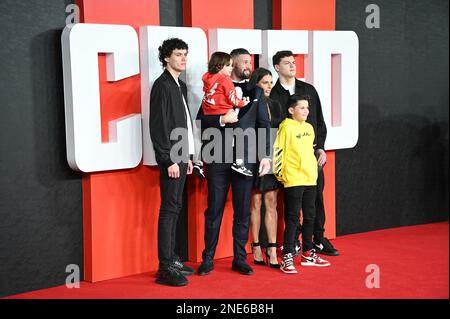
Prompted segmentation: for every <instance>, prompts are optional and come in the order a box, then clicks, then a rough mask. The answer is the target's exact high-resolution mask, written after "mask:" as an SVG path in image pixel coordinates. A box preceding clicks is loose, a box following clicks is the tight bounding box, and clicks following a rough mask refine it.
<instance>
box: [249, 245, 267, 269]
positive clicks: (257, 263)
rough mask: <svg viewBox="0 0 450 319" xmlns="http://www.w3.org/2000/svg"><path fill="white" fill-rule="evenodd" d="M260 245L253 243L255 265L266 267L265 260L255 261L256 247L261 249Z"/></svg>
mask: <svg viewBox="0 0 450 319" xmlns="http://www.w3.org/2000/svg"><path fill="white" fill-rule="evenodd" d="M260 246H261V245H260V243H252V254H253V263H254V264H255V265H261V266H265V265H266V263H265V262H264V260H256V259H255V247H260Z"/></svg>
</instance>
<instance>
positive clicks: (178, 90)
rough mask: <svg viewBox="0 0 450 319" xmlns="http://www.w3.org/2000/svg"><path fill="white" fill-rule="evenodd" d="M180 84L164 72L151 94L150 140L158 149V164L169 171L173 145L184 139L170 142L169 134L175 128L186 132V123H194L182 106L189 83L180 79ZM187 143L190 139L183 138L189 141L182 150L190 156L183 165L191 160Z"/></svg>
mask: <svg viewBox="0 0 450 319" xmlns="http://www.w3.org/2000/svg"><path fill="white" fill-rule="evenodd" d="M178 83H180V86H178V84H177V83H176V82H175V79H174V78H173V77H172V75H171V74H170V72H169V71H168V70H167V69H165V70H164V72H163V73H162V74H161V76H160V77H159V78H158V79H156V81H155V83H154V84H153V86H152V89H151V93H150V137H151V138H152V142H153V147H154V149H155V155H156V162H157V163H158V165H160V166H163V167H166V168H167V167H169V166H171V165H173V164H174V162H172V160H171V159H170V151H171V149H172V146H173V145H174V144H176V143H178V142H179V141H180V140H181V136H178V139H176V140H170V133H171V132H172V130H173V129H175V128H184V129H186V131H185V132H186V133H187V121H188V120H189V121H190V120H191V118H190V116H189V119H187V118H186V111H185V108H184V103H183V96H184V99H185V100H186V104H187V88H186V84H185V83H184V82H183V81H181V80H180V79H178ZM182 94H183V95H182ZM188 112H189V107H188ZM187 140H188V139H187V136H184V138H183V141H185V142H186V145H183V150H184V153H187V156H186V158H185V159H183V160H182V162H187V161H188V160H189V152H188V147H189V145H188V143H187ZM185 147H186V148H185Z"/></svg>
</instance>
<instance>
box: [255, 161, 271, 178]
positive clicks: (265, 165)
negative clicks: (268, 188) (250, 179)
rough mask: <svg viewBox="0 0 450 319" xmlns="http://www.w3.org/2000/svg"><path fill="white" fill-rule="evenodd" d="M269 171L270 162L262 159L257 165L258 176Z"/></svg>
mask: <svg viewBox="0 0 450 319" xmlns="http://www.w3.org/2000/svg"><path fill="white" fill-rule="evenodd" d="M269 171H270V160H269V159H268V158H263V159H262V160H261V162H260V163H259V170H258V172H259V176H264V175H266V174H267V173H269Z"/></svg>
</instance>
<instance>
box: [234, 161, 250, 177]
mask: <svg viewBox="0 0 450 319" xmlns="http://www.w3.org/2000/svg"><path fill="white" fill-rule="evenodd" d="M231 169H232V170H234V171H236V172H238V173H239V174H242V175H245V176H253V172H252V171H251V170H249V169H248V168H246V167H245V166H244V165H243V164H237V163H233V165H231Z"/></svg>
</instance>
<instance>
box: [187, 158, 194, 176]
mask: <svg viewBox="0 0 450 319" xmlns="http://www.w3.org/2000/svg"><path fill="white" fill-rule="evenodd" d="M193 169H194V165H193V164H192V161H191V160H189V162H188V169H187V174H188V175H190V174H192V170H193Z"/></svg>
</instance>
